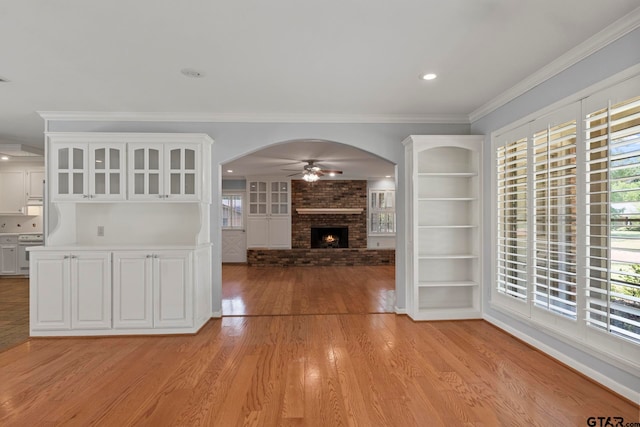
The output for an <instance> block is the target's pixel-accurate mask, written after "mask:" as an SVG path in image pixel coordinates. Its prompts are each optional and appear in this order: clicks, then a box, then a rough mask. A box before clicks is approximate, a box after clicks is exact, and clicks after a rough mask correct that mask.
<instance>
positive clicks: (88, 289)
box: [30, 251, 111, 330]
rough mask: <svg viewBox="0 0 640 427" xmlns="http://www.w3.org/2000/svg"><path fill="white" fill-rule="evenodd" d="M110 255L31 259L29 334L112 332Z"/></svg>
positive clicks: (53, 255)
mask: <svg viewBox="0 0 640 427" xmlns="http://www.w3.org/2000/svg"><path fill="white" fill-rule="evenodd" d="M109 256H110V254H109V253H108V252H107V253H104V252H78V253H69V252H59V251H55V252H46V253H45V252H43V253H34V254H32V255H31V257H30V259H31V266H30V267H31V268H32V270H30V272H31V277H30V286H31V289H30V292H31V296H30V301H31V307H30V309H31V310H30V316H31V329H32V330H64V329H74V328H76V329H109V328H111V269H110V262H109Z"/></svg>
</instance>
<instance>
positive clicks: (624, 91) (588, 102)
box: [490, 67, 640, 372]
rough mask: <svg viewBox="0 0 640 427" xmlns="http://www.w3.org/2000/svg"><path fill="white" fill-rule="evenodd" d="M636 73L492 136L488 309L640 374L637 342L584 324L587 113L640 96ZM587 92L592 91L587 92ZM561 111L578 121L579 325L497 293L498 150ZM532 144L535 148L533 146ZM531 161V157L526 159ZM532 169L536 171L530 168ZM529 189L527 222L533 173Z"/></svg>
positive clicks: (529, 301) (639, 77)
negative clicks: (566, 112) (511, 316)
mask: <svg viewBox="0 0 640 427" xmlns="http://www.w3.org/2000/svg"><path fill="white" fill-rule="evenodd" d="M634 71H635V73H634V74H631V75H629V72H624V73H621V74H620V76H617V78H616V79H609V80H608V85H606V86H603V83H599V84H597V85H595V86H594V87H592V90H591V91H590V92H586V90H585V91H582V92H580V93H579V94H575V95H573V96H572V97H569V98H568V99H565V100H563V101H559V102H557V103H555V104H553V105H551V106H549V107H547V108H545V109H544V110H542V111H539V112H537V113H533V114H531V115H529V116H527V117H526V118H524V119H521V120H519V121H517V122H515V123H512V124H511V125H508V126H505V127H503V128H502V129H499V130H497V131H495V132H492V134H491V149H492V156H491V159H492V160H491V164H490V167H491V170H490V172H491V175H490V176H491V197H492V205H491V206H492V207H491V214H492V216H491V220H490V221H491V239H490V241H491V242H492V248H491V253H492V259H491V292H490V298H491V299H490V306H491V308H493V309H496V310H497V311H500V312H504V313H507V314H509V315H513V316H516V318H518V319H520V321H522V322H524V323H525V324H527V325H529V326H531V327H534V328H536V329H542V330H544V331H545V333H548V334H549V335H551V336H555V337H557V338H560V339H561V340H563V341H564V342H566V343H569V344H571V345H573V346H575V347H577V348H580V349H581V350H583V351H585V352H587V353H589V354H592V355H594V356H596V357H598V358H601V359H602V360H605V361H606V362H607V363H611V364H613V365H614V366H618V367H620V368H621V369H625V370H629V371H630V372H637V370H638V369H640V342H634V341H631V340H628V339H625V338H623V337H620V336H616V335H615V334H612V333H610V332H608V331H607V330H601V329H597V328H594V327H592V326H589V325H588V324H587V321H586V308H587V297H586V291H587V284H586V274H587V272H586V264H587V260H586V256H587V251H586V235H587V214H588V212H587V210H586V208H585V204H586V161H587V158H586V134H585V118H586V116H587V114H590V113H593V112H594V111H597V110H598V107H600V108H602V107H606V106H607V105H608V103H609V102H611V104H618V103H620V102H623V101H625V100H628V99H632V98H634V97H636V96H638V95H640V90H639V88H640V74H639V72H640V67H637V68H635V69H634ZM587 90H588V89H587ZM562 111H569V112H571V111H573V114H574V118H575V119H576V120H577V121H576V125H577V142H576V144H577V147H576V176H577V177H578V179H577V182H576V197H577V207H578V212H577V230H578V232H577V239H576V245H577V277H576V283H577V301H576V304H577V318H576V320H575V321H572V320H570V319H563V318H562V317H561V316H558V315H554V314H551V313H545V312H544V310H541V309H539V308H538V307H535V304H534V302H533V298H532V295H531V293H529V295H528V299H527V302H523V301H520V300H518V299H517V298H514V297H510V296H507V295H505V294H501V293H500V292H499V291H498V281H497V277H498V276H497V272H498V266H497V261H498V246H497V245H498V221H499V217H498V213H499V210H498V188H497V185H498V165H497V162H496V160H497V157H496V156H497V151H496V150H497V148H498V147H500V146H504V145H505V144H506V141H507V140H511V141H515V140H516V138H518V137H522V136H523V135H524V136H526V137H527V138H531V136H532V135H533V133H534V132H535V130H534V129H535V128H536V127H535V126H534V123H535V122H536V121H538V120H545V119H549V117H551V116H553V115H557V114H562ZM529 145H531V144H529ZM528 159H529V160H532V157H528ZM529 169H532V168H531V167H530V168H529ZM528 177H529V179H528V181H527V182H528V188H527V192H528V195H527V209H528V211H529V212H528V213H527V215H528V217H529V216H530V215H532V214H531V209H532V206H529V204H530V203H531V204H532V203H533V198H532V196H533V195H532V191H533V189H532V187H533V184H532V183H533V180H532V177H531V171H530V170H529V171H528ZM528 224H529V231H528V235H527V239H528V242H527V248H529V257H528V266H527V268H528V269H529V272H528V276H527V277H528V278H529V279H530V278H531V277H532V272H531V271H530V270H531V269H532V268H533V262H532V260H531V256H532V255H531V254H532V252H531V247H532V241H533V233H532V227H533V224H532V221H530V220H529V221H528ZM532 287H533V284H532V283H531V282H530V281H529V283H528V287H527V291H528V292H530V291H531V289H532Z"/></svg>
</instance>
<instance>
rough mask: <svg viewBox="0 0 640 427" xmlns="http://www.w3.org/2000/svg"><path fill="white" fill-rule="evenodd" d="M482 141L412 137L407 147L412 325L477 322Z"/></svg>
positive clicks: (408, 140) (478, 138) (408, 266)
mask: <svg viewBox="0 0 640 427" xmlns="http://www.w3.org/2000/svg"><path fill="white" fill-rule="evenodd" d="M483 139H484V138H483V137H481V136H470V135H465V136H459V135H434V136H412V137H409V138H407V140H406V141H405V142H404V144H405V147H406V151H405V154H406V165H408V166H407V176H406V180H407V181H408V182H410V183H411V184H412V185H411V188H410V189H409V193H407V201H408V203H409V204H410V207H411V209H410V212H411V215H410V220H409V224H408V227H409V229H410V230H412V233H413V248H412V249H413V254H414V255H413V257H412V258H409V259H408V260H407V271H408V272H409V275H410V276H411V277H410V278H409V280H410V282H409V283H411V284H412V286H413V290H412V292H411V293H410V298H411V299H410V301H409V305H408V313H409V315H410V316H411V317H412V318H413V319H414V320H445V319H474V318H480V317H481V314H482V313H481V300H482V299H481V291H482V287H481V286H480V283H481V274H480V265H481V263H480V256H479V255H475V254H480V253H481V248H482V246H481V233H480V228H479V226H478V225H477V224H480V223H481V217H480V214H481V212H482V206H481V205H482V200H481V197H480V190H481V188H482V185H481V179H480V178H481V177H480V167H481V164H482V162H481V151H482V145H483Z"/></svg>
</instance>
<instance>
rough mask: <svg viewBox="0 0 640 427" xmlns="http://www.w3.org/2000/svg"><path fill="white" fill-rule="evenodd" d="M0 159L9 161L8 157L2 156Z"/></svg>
mask: <svg viewBox="0 0 640 427" xmlns="http://www.w3.org/2000/svg"><path fill="white" fill-rule="evenodd" d="M0 159H2V160H9V156H2V157H0Z"/></svg>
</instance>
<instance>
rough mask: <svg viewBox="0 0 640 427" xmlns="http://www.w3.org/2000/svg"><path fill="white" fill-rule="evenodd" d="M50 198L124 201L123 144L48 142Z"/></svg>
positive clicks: (54, 199)
mask: <svg viewBox="0 0 640 427" xmlns="http://www.w3.org/2000/svg"><path fill="white" fill-rule="evenodd" d="M51 160H52V162H53V168H52V172H51V174H52V176H51V177H52V181H53V182H52V184H53V185H52V188H51V190H52V199H53V201H57V200H125V198H126V194H125V191H124V189H125V188H124V170H125V144H124V143H105V142H100V143H95V144H94V143H67V142H59V143H53V144H52V145H51Z"/></svg>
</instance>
